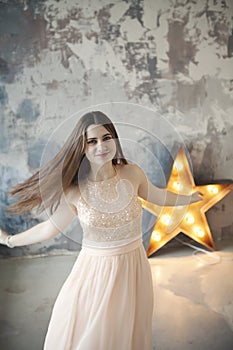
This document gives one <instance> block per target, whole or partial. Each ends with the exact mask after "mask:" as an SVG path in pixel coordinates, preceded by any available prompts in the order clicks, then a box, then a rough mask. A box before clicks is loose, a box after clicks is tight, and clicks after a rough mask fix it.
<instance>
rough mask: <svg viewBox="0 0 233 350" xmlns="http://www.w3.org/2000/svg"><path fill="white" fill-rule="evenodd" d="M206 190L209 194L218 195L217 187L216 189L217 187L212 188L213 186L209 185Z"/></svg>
mask: <svg viewBox="0 0 233 350" xmlns="http://www.w3.org/2000/svg"><path fill="white" fill-rule="evenodd" d="M207 190H208V191H209V192H210V193H213V194H217V193H218V187H217V186H214V185H209V186H207Z"/></svg>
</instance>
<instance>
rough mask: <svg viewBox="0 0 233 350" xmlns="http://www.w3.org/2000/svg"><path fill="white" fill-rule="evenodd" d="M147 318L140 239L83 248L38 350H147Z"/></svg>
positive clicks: (149, 306)
mask: <svg viewBox="0 0 233 350" xmlns="http://www.w3.org/2000/svg"><path fill="white" fill-rule="evenodd" d="M152 313H153V289H152V278H151V270H150V265H149V262H148V260H147V256H146V252H145V249H144V247H143V245H142V241H141V239H140V240H137V241H135V242H132V243H130V244H128V245H125V246H123V247H115V248H107V249H95V248H89V247H83V248H82V250H81V252H80V254H79V256H78V258H77V260H76V262H75V264H74V266H73V269H72V271H71V273H70V275H69V276H68V278H67V280H66V281H65V283H64V285H63V287H62V289H61V291H60V293H59V295H58V297H57V300H56V302H55V304H54V308H53V312H52V316H51V320H50V323H49V327H48V331H47V335H46V338H45V343H44V350H151V349H152Z"/></svg>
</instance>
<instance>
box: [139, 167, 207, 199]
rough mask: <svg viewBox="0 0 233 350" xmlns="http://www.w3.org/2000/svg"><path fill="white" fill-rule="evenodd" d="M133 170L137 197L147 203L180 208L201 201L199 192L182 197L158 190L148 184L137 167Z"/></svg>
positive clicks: (161, 189) (145, 177) (147, 180)
mask: <svg viewBox="0 0 233 350" xmlns="http://www.w3.org/2000/svg"><path fill="white" fill-rule="evenodd" d="M135 168H136V169H135V170H136V176H137V179H138V183H139V187H138V195H139V197H141V198H143V199H145V200H147V201H148V202H151V203H154V204H156V205H159V206H179V205H181V206H182V205H189V204H191V203H195V202H198V201H200V200H201V199H202V198H201V197H200V193H199V192H194V193H192V194H190V195H182V194H176V193H174V192H171V191H168V190H167V189H166V188H159V187H157V186H155V185H153V184H152V183H151V182H150V180H149V179H148V178H147V176H146V175H145V173H144V172H143V171H142V169H140V168H139V167H135Z"/></svg>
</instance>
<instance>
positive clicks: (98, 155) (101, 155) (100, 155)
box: [96, 152, 109, 157]
mask: <svg viewBox="0 0 233 350" xmlns="http://www.w3.org/2000/svg"><path fill="white" fill-rule="evenodd" d="M107 154H109V152H105V153H100V154H96V157H105V156H106V155H107Z"/></svg>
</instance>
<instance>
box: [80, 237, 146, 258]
mask: <svg viewBox="0 0 233 350" xmlns="http://www.w3.org/2000/svg"><path fill="white" fill-rule="evenodd" d="M140 246H142V239H141V238H139V239H137V240H135V241H133V242H130V243H127V244H123V245H118V246H108V247H98V246H97V247H96V246H91V245H88V244H87V243H84V244H83V245H82V250H81V252H83V253H87V254H90V255H97V256H98V255H99V256H111V255H120V254H126V253H129V252H131V251H133V250H135V249H137V248H139V247H140Z"/></svg>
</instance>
